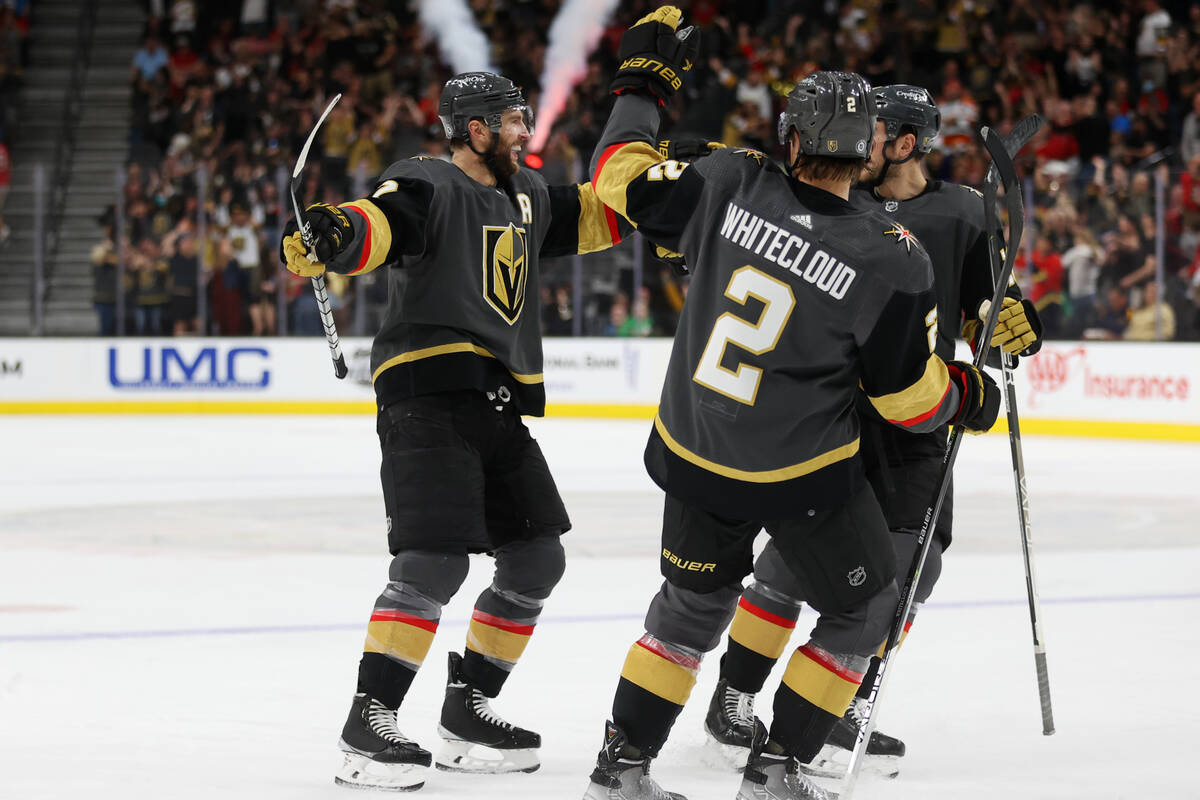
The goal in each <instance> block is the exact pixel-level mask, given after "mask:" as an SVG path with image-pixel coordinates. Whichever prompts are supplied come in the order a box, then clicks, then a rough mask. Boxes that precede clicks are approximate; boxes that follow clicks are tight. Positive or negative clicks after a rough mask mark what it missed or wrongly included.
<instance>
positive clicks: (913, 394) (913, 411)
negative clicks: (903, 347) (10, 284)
mask: <svg viewBox="0 0 1200 800" xmlns="http://www.w3.org/2000/svg"><path fill="white" fill-rule="evenodd" d="M949 383H950V373H949V372H947V371H946V364H945V362H944V361H942V360H941V359H940V358H938V357H937V356H936V355H931V356H930V357H929V360H927V361H926V362H925V371H924V372H923V373H921V377H920V378H918V379H917V381H916V382H915V383H913V384H912V385H911V386H907V387H905V388H903V389H901V390H900V391H898V392H893V393H892V394H885V395H881V396H880V397H873V396H871V395H870V394H868V395H867V397H868V398H869V399H870V400H871V405H873V406H875V410H876V411H878V412H879V413H880V415H881V416H883V418H884V419H886V420H895V421H897V422H904V421H907V420H911V419H915V418H917V417H920V416H922V415H923V414H928V413H929V412H930V411H932V410H933V409H935V408H937V407H938V404H940V403H941V402H942V398H943V397H944V396H945V395H946V387H947V385H948V384H949Z"/></svg>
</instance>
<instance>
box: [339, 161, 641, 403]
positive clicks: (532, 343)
mask: <svg viewBox="0 0 1200 800" xmlns="http://www.w3.org/2000/svg"><path fill="white" fill-rule="evenodd" d="M341 208H342V209H343V210H345V211H346V214H347V216H348V217H349V218H350V221H351V224H352V225H353V227H354V237H353V239H352V240H351V242H350V244H349V245H348V247H347V248H346V249H345V250H344V251H343V252H342V253H341V254H340V255H339V256H338V258H337V259H336V260H334V262H333V263H331V264H328V265H327V267H328V268H329V269H331V270H333V271H335V272H342V273H345V274H348V275H358V274H362V273H365V272H369V271H370V270H373V269H375V268H377V267H380V266H384V265H388V266H391V267H392V269H390V270H389V274H388V304H387V310H386V312H385V314H384V319H383V322H382V324H381V326H380V329H379V332H378V333H377V334H376V335H375V340H374V344H373V346H372V348H371V376H372V382H373V384H374V386H375V394H376V397H377V399H378V402H379V404H380V406H381V407H382V406H385V405H387V404H388V403H390V402H392V401H394V400H397V399H400V398H404V397H412V396H414V395H421V394H430V393H433V392H441V391H450V390H454V389H480V390H494V389H496V388H497V386H498V385H499V384H501V383H503V384H504V385H506V386H508V388H509V390H510V391H511V392H512V395H513V399H514V402H515V403H516V404H517V408H518V410H520V412H521V413H523V414H530V415H534V416H541V415H542V414H543V413H545V405H546V393H545V387H544V385H543V381H542V341H541V330H540V315H539V313H538V310H539V309H538V283H539V270H538V264H539V261H540V259H541V258H542V257H543V256H545V257H550V256H559V255H568V254H573V253H590V252H594V251H597V250H603V249H605V248H607V247H611V246H612V245H613V244H615V243H616V242H618V241H620V239H621V235H622V227H621V226H622V225H624V229H625V230H626V231H627V230H628V224H627V223H624V222H623V221H622V220H618V218H617V216H616V215H615V214H614V213H613V212H612V211H611V210H610V209H607V208H605V206H604V205H603V204H602V203H601V202H600V201H599V199H597V197H596V194H595V192H593V191H592V187H591V184H581V185H568V186H547V184H546V181H545V179H543V178H542V176H541V175H539V174H538V173H536V172H533V171H531V170H524V169H523V170H521V171H520V172H518V173H517V174H516V175H514V176H513V177H512V179H511V185H510V186H509V187H508V191H506V190H505V189H503V188H499V187H496V186H485V185H483V184H481V183H479V182H478V181H475V180H473V179H472V178H470V177H469V176H467V174H466V173H464V172H463V171H462V170H461V169H459V168H458V167H457V166H455V165H454V164H452V163H450V162H446V161H441V160H439V159H435V158H429V157H423V156H418V157H416V158H411V159H408V160H405V161H399V162H397V163H395V164H392V165H391V166H390V167H388V169H387V170H386V171H384V173H383V174H382V175H381V176H380V179H379V182H378V184H377V185H376V188H375V190H374V191H373V192H372V193H371V195H370V197H367V198H365V199H362V200H355V201H353V202H350V203H345V204H343V205H342V206H341ZM527 298H528V299H527Z"/></svg>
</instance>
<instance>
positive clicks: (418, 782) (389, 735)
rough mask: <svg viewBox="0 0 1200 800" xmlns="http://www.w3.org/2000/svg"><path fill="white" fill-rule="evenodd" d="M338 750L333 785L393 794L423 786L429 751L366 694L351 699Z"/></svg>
mask: <svg viewBox="0 0 1200 800" xmlns="http://www.w3.org/2000/svg"><path fill="white" fill-rule="evenodd" d="M338 747H340V748H341V750H342V754H343V756H344V758H343V760H342V766H341V768H340V769H339V770H338V771H337V774H336V775H335V776H334V778H333V781H334V783H337V784H340V785H342V786H350V787H354V788H357V789H383V790H385V791H392V792H411V791H414V790H416V789H420V788H421V787H422V786H424V785H425V773H426V771H428V769H429V762H430V756H429V751H428V750H425V749H423V748H422V747H421V746H420V745H418V744H417V743H416V742H414V741H412V740H411V739H409V738H408V737H407V736H405V735H404V734H402V733H401V732H400V730H399V729H398V728H397V727H396V712H395V711H393V710H391V709H390V708H387V707H386V706H384V705H383V703H380V702H379V701H378V700H374V699H372V698H370V697H368V696H367V695H365V694H358V695H355V696H354V703H353V704H352V705H351V706H350V716H349V718H348V719H347V720H346V725H345V727H343V728H342V738H341V740H340V741H339V742H338Z"/></svg>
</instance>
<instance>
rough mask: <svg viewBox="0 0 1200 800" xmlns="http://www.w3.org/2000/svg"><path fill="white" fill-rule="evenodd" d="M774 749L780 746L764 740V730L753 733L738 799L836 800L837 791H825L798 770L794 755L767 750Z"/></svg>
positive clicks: (765, 738)
mask: <svg viewBox="0 0 1200 800" xmlns="http://www.w3.org/2000/svg"><path fill="white" fill-rule="evenodd" d="M774 749H782V748H777V747H775V746H773V743H771V742H769V741H767V737H766V734H765V733H764V734H760V735H759V736H757V737H756V746H755V747H753V748H751V750H750V757H749V760H748V761H747V762H746V771H745V774H744V776H743V777H742V785H741V788H739V789H738V793H737V800H836V798H837V794H836V793H834V792H827V791H825V790H824V789H822V788H821V787H820V786H817V785H816V784H815V783H813V781H812V779H811V778H809V777H808V776H807V775H805V774H804V773H803V772H801V771H800V769H799V766H800V765H799V764H798V763H797V762H796V759H794V758H792V757H791V756H789V755H787V754H786V753H782V752H779V753H774V752H770V751H771V750H774Z"/></svg>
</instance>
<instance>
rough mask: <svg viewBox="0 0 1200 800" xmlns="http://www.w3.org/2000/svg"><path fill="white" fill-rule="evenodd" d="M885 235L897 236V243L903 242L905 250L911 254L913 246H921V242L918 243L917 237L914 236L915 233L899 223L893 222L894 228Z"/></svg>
mask: <svg viewBox="0 0 1200 800" xmlns="http://www.w3.org/2000/svg"><path fill="white" fill-rule="evenodd" d="M883 235H884V236H895V237H896V242H897V243H900V242H903V243H904V247H905V249H906V250H907V251H908V252H910V253H911V252H912V246H913V245H914V244H920V242H918V241H917V237H916V236H914V235H913V232H912V231H910V230H909V229H908V228H906V227H904V226H903V225H901V224H900V223H899V222H893V223H892V227H891V228H890V229H889V230H886V231H884V232H883Z"/></svg>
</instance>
